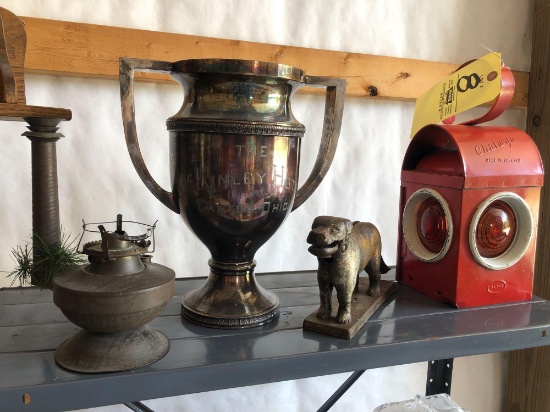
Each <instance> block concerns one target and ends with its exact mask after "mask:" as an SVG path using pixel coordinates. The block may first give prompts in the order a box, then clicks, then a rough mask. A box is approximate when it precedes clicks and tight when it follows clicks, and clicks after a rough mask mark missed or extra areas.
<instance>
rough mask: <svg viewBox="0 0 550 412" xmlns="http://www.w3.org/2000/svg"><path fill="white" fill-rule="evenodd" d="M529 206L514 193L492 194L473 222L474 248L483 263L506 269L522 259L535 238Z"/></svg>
mask: <svg viewBox="0 0 550 412" xmlns="http://www.w3.org/2000/svg"><path fill="white" fill-rule="evenodd" d="M533 233H534V227H533V218H532V216H531V210H530V209H529V205H527V203H526V202H525V200H523V198H521V197H520V196H518V195H517V194H516V193H513V192H500V193H495V194H494V195H492V196H489V197H488V198H487V199H485V200H484V201H483V202H481V204H480V205H479V206H478V207H477V209H476V211H475V213H474V215H473V217H472V221H471V223H470V234H469V238H470V250H471V251H472V255H473V256H474V259H475V260H476V261H477V263H479V264H480V265H481V266H484V267H486V268H487V269H492V270H502V269H506V268H508V267H510V266H512V265H514V264H516V263H517V262H518V260H520V259H521V258H522V256H523V255H524V254H525V252H526V251H527V248H528V247H529V245H530V243H531V240H532V238H533Z"/></svg>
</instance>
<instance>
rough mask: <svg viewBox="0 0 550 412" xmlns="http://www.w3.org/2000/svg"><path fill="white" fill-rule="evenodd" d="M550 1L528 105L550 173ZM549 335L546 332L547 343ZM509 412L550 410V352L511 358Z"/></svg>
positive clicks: (541, 257)
mask: <svg viewBox="0 0 550 412" xmlns="http://www.w3.org/2000/svg"><path fill="white" fill-rule="evenodd" d="M549 66H550V0H536V1H535V9H534V19H533V52H532V57H531V68H532V69H531V72H532V73H534V74H536V75H534V76H532V81H531V84H530V85H529V103H528V105H527V122H526V124H527V130H526V131H527V133H528V134H529V135H530V136H531V137H532V138H533V140H534V141H535V143H536V144H537V146H538V148H539V151H540V153H541V157H542V162H543V164H544V165H545V166H546V168H547V170H549V169H550V140H549V139H548V135H549V134H550V70H549ZM549 211H550V187H549V182H548V181H546V185H545V187H543V188H542V194H541V203H540V217H539V230H538V244H537V251H536V261H535V282H534V288H533V292H534V293H535V294H536V295H538V296H540V297H542V298H546V299H548V298H550V253H549V248H550V230H549V229H550V213H549ZM548 332H550V331H548ZM548 332H547V331H544V332H543V336H544V337H545V338H546V339H550V336H547V335H546V334H547V333H548ZM508 365H509V366H508V370H509V375H508V390H507V402H506V411H508V412H523V411H525V412H527V411H545V410H548V404H549V403H550V379H549V376H550V373H549V370H550V348H549V347H540V348H536V349H528V350H523V351H516V352H512V353H511V354H510V360H509V364H508Z"/></svg>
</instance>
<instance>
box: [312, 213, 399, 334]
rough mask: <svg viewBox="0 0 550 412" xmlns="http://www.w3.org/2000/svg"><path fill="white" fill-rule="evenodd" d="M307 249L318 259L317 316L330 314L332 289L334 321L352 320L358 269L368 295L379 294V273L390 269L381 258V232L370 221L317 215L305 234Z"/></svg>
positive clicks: (344, 321) (322, 317) (327, 317)
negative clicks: (335, 309)
mask: <svg viewBox="0 0 550 412" xmlns="http://www.w3.org/2000/svg"><path fill="white" fill-rule="evenodd" d="M307 242H308V243H309V244H311V246H310V247H309V249H308V250H309V252H310V253H311V254H313V255H315V256H317V259H318V260H319V269H318V271H317V281H318V283H319V294H320V298H321V306H320V308H319V310H318V311H317V317H318V318H320V319H330V318H331V317H332V289H333V288H335V289H336V297H337V299H338V314H337V315H336V322H337V323H349V322H350V321H351V314H350V309H351V297H352V294H353V291H354V289H356V285H357V288H358V286H359V280H358V278H359V273H360V272H361V271H363V270H365V271H366V272H367V274H368V275H369V288H368V291H367V294H368V295H369V296H379V295H380V274H381V273H386V272H387V271H389V270H390V269H389V268H388V266H386V264H385V263H384V260H383V259H382V255H381V251H382V240H381V238H380V232H378V229H377V228H376V226H374V225H373V224H372V223H364V222H354V223H352V222H351V221H349V220H348V219H343V218H340V217H334V216H319V217H317V218H315V220H314V221H313V224H312V226H311V232H309V235H308V237H307Z"/></svg>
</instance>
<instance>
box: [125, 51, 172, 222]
mask: <svg viewBox="0 0 550 412" xmlns="http://www.w3.org/2000/svg"><path fill="white" fill-rule="evenodd" d="M172 67H173V66H172V63H168V62H163V61H157V60H144V59H131V58H127V57H121V58H120V100H121V105H122V122H123V124H124V135H125V136H126V146H127V147H128V153H130V158H131V159H132V163H133V164H134V168H135V169H136V171H137V173H138V175H139V177H141V180H142V181H143V183H145V186H146V187H147V189H149V191H150V192H151V193H152V194H153V195H154V196H155V197H156V198H157V199H158V200H160V201H161V202H162V203H163V204H164V205H165V206H166V207H167V208H169V209H170V210H172V211H174V212H176V213H178V214H179V207H178V204H177V202H176V201H175V200H174V194H173V193H170V192H167V191H166V190H164V189H163V188H162V187H160V186H159V184H158V183H157V182H156V181H155V179H153V176H151V174H150V173H149V170H148V169H147V166H146V165H145V161H144V160H143V157H142V156H141V151H140V149H139V142H138V136H137V130H136V113H135V102H134V73H135V71H136V70H140V71H154V72H164V73H170V72H171V71H172Z"/></svg>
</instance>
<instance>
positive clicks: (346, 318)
mask: <svg viewBox="0 0 550 412" xmlns="http://www.w3.org/2000/svg"><path fill="white" fill-rule="evenodd" d="M335 320H336V323H350V322H351V315H350V314H349V313H339V314H338V315H337V316H336V319H335Z"/></svg>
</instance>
